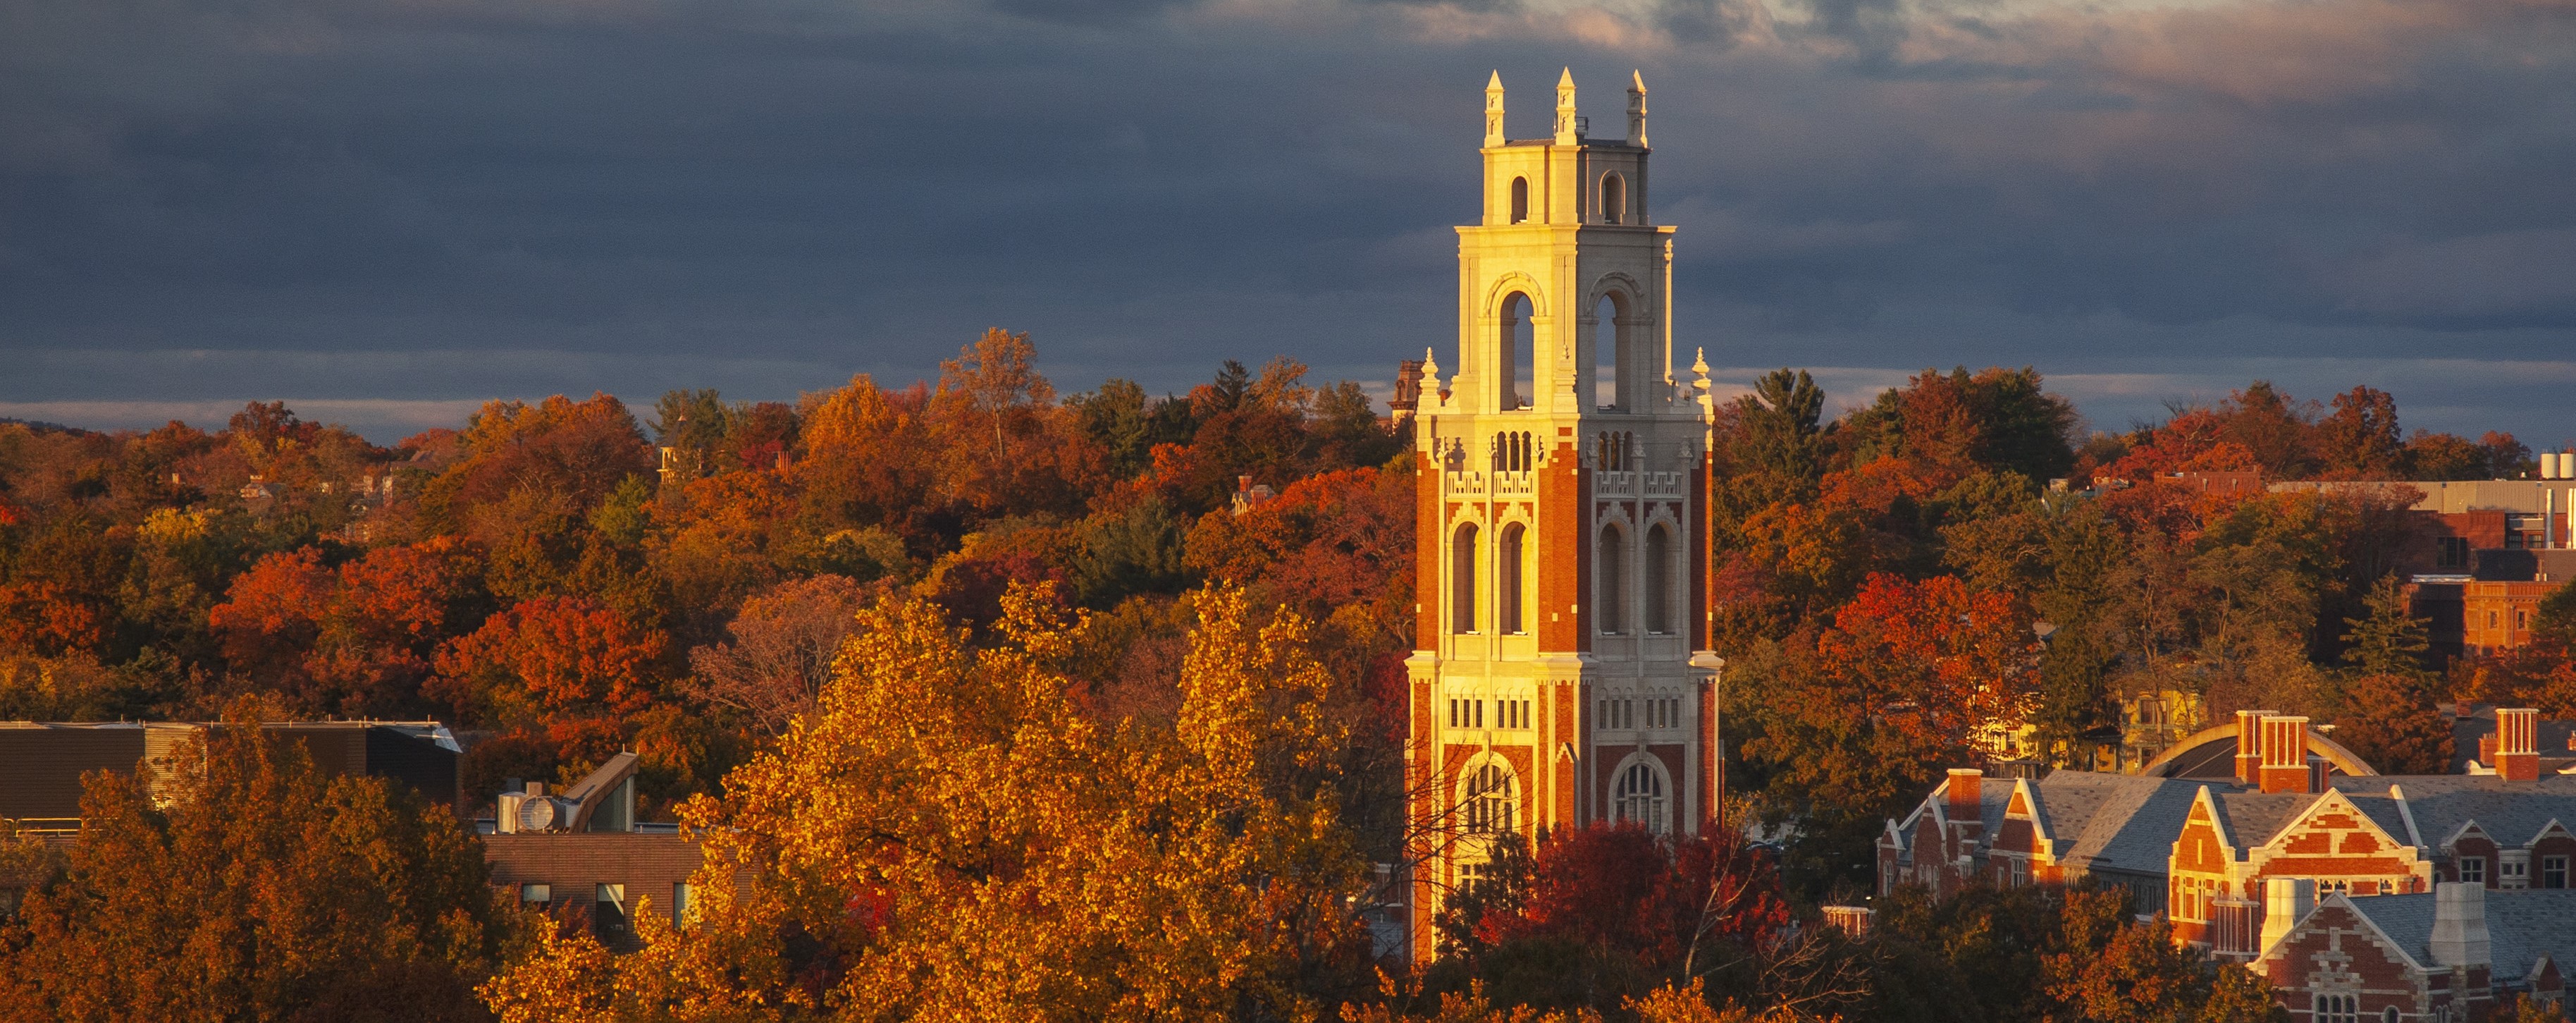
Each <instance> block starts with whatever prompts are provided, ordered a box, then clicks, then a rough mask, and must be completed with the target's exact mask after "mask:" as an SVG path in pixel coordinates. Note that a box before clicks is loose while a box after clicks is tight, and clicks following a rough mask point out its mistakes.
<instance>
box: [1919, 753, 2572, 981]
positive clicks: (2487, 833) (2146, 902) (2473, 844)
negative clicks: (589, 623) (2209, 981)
mask: <svg viewBox="0 0 2576 1023" xmlns="http://www.w3.org/2000/svg"><path fill="white" fill-rule="evenodd" d="M2497 716H2498V719H2499V728H2498V740H2497V743H2496V747H2495V748H2494V749H2493V750H2492V751H2491V752H2490V753H2489V754H2488V755H2487V757H2488V759H2489V760H2491V761H2492V762H2493V763H2494V768H2493V773H2487V774H2464V775H2411V776H2382V775H2378V774H2376V773H2372V772H2371V771H2370V769H2369V767H2368V765H2366V764H2361V763H2359V762H2358V761H2353V760H2349V759H2348V758H2349V754H2348V753H2339V754H2338V755H2337V756H2336V757H2335V758H2333V759H2329V758H2328V757H2327V756H2324V755H2321V754H2320V753H2319V752H2318V750H2319V748H2320V747H2319V744H2320V743H2321V742H2322V741H2323V740H2322V738H2321V737H2319V736H2316V735H2315V733H2314V732H2313V731H2312V730H2310V729H2309V728H2308V727H2307V721H2306V719H2304V718H2298V717H2289V716H2281V715H2272V714H2267V713H2265V712H2261V711H2249V712H2245V713H2244V714H2242V715H2240V716H2239V722H2240V724H2241V727H2239V728H2238V730H2237V732H2238V734H2237V736H2236V739H2237V741H2236V745H2235V752H2234V753H2233V755H2231V756H2230V757H2229V758H2228V760H2229V764H2228V767H2229V775H2228V776H2225V777H2217V778H2211V777H2197V776H2193V775H2194V774H2195V773H2205V772H2206V771H2207V763H2206V761H2205V760H2199V761H2195V760H2191V759H2189V758H2187V757H2183V756H2177V757H2175V758H2173V759H2171V760H2168V761H2166V762H2164V764H2162V765H2158V769H2157V773H2154V774H2139V775H2114V774H2095V773H2090V772H2082V771H2058V772H2055V773H2052V774H2050V775H2048V776H2047V777H2046V778H2043V779H2040V780H2037V781H2033V780H2030V779H2019V778H2017V779H1993V778H1986V777H1984V775H1983V772H1981V771H1978V770H1973V769H1961V770H1954V771H1952V772H1951V773H1950V777H1949V778H1948V779H1947V780H1946V781H1945V782H1944V783H1943V784H1942V785H1941V786H1940V788H1939V789H1937V790H1936V791H1934V792H1933V793H1932V794H1931V795H1929V796H1928V797H1926V798H1925V800H1924V801H1923V803H1922V805H1920V806H1919V807H1917V808H1916V809H1915V810H1914V811H1913V812H1912V813H1911V814H1909V815H1908V816H1907V817H1905V818H1904V819H1903V820H1890V821H1888V822H1887V826H1886V829H1885V831H1884V832H1883V833H1882V834H1881V836H1880V838H1879V841H1878V849H1877V852H1878V881H1879V888H1880V890H1881V891H1882V893H1883V892H1886V891H1888V890H1892V889H1893V888H1894V887H1895V886H1897V885H1899V884H1919V885H1924V886H1927V887H1929V888H1931V889H1932V890H1933V891H1934V892H1935V893H1936V895H1937V894H1946V893H1948V892H1951V891H1955V890H1957V889H1958V888H1959V887H1960V886H1962V885H1966V884H1969V883H1972V882H1978V881H1983V882H1985V883H1992V884H2000V885H2021V884H2038V883H2065V882H2072V881H2076V880H2079V879H2083V878H2092V879H2095V880H2097V881H2100V882H2103V883H2106V884H2118V885H2122V886H2125V887H2128V888H2129V889H2130V890H2131V891H2132V893H2133V894H2135V895H2136V896H2137V899H2136V905H2137V908H2138V911H2139V912H2140V913H2141V914H2143V915H2155V914H2162V915H2164V916H2165V917H2166V918H2168V919H2169V920H2171V921H2172V922H2173V925H2174V930H2175V934H2176V936H2177V937H2178V938H2179V939H2180V940H2184V941H2189V942H2193V943H2196V944H2200V945H2202V946H2204V947H2206V948H2208V949H2210V950H2211V951H2212V952H2213V953H2215V954H2218V955H2220V956H2222V957H2228V958H2235V959H2240V960H2241V959H2246V958H2250V957H2251V956H2253V955H2254V954H2256V953H2257V952H2259V951H2260V949H2261V946H2260V945H2259V944H2258V939H2259V938H2260V936H2261V933H2262V930H2263V926H2264V922H2265V906H2264V902H2263V899H2264V896H2265V885H2266V884H2267V883H2268V882H2269V881H2271V880H2273V879H2276V878H2287V879H2297V880H2304V881H2307V882H2310V883H2312V884H2314V885H2316V886H2317V890H2319V891H2328V892H2339V893H2344V894H2347V895H2351V896H2355V897H2361V896H2380V895H2395V894H2410V893H2423V892H2429V891H2431V890H2432V886H2433V885H2434V884H2435V883H2437V882H2442V881H2467V882H2472V883H2476V884H2479V885H2481V886H2483V887H2485V888H2487V889H2490V890H2495V891H2498V892H2516V893H2518V892H2521V891H2524V890H2529V889H2568V888H2569V887H2570V880H2571V873H2576V869H2572V867H2571V865H2572V864H2576V833H2571V832H2570V831H2569V827H2570V826H2571V825H2572V824H2576V775H2570V774H2559V773H2549V774H2543V773H2542V772H2541V770H2540V767H2541V759H2540V757H2539V755H2538V751H2537V750H2536V749H2535V748H2534V743H2535V741H2536V736H2537V735H2538V729H2537V728H2536V727H2535V726H2536V724H2537V720H2536V717H2537V716H2536V714H2535V713H2534V712H2532V711H2530V710H2505V711H2500V712H2498V715H2497ZM2195 748H2197V747H2195ZM2338 760H2340V761H2342V763H2341V764H2338V763H2337V762H2336V761H2338ZM2567 926H2568V927H2570V928H2576V918H2570V919H2569V920H2568V921H2567Z"/></svg>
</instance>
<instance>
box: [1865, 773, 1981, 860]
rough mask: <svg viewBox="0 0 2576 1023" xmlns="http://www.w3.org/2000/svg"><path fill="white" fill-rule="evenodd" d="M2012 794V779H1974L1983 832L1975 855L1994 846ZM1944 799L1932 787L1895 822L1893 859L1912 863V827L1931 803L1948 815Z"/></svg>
mask: <svg viewBox="0 0 2576 1023" xmlns="http://www.w3.org/2000/svg"><path fill="white" fill-rule="evenodd" d="M2012 791H2013V780H2012V779H2010V778H1982V779H1979V780H1978V784H1977V810H1978V814H1977V818H1978V820H1979V822H1980V823H1983V824H1984V825H1985V829H1986V830H1985V833H1984V834H1983V835H1981V836H1979V838H1978V839H1977V847H1976V851H1977V852H1980V853H1982V852H1984V851H1986V849H1987V848H1988V847H1989V846H1991V845H1993V844H1994V839H1995V831H1996V830H1997V829H1999V828H2001V827H2003V824H2004V811H2005V810H2007V809H2010V808H2011V806H2012ZM1947 799H1948V792H1947V790H1946V789H1944V788H1939V787H1936V788H1934V789H1933V790H1932V794H1931V795H1930V796H1928V797H1925V798H1924V800H1923V801H1922V802H1920V803H1917V804H1915V805H1914V812H1912V813H1909V814H1906V815H1905V819H1904V820H1901V821H1898V822H1897V823H1896V843H1897V849H1898V853H1897V858H1898V859H1899V860H1900V861H1902V862H1908V863H1910V862H1913V860H1914V827H1915V825H1917V824H1919V823H1921V822H1922V820H1923V814H1924V813H1925V812H1926V811H1928V810H1930V809H1931V807H1932V804H1934V803H1941V804H1942V812H1943V813H1948V812H1949V804H1948V803H1947V802H1946V800H1947ZM1881 837H1885V836H1884V833H1882V834H1881Z"/></svg>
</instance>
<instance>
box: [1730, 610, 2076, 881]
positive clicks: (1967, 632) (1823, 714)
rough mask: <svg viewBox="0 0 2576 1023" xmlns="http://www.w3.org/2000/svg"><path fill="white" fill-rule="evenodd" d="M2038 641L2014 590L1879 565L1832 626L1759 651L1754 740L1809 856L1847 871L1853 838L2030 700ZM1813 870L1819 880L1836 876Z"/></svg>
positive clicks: (1752, 662) (1750, 668)
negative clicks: (1884, 570)
mask: <svg viewBox="0 0 2576 1023" xmlns="http://www.w3.org/2000/svg"><path fill="white" fill-rule="evenodd" d="M2037 654H2038V644H2037V642H2036V640H2035V638H2034V637H2033V636H2032V634H2031V632H2030V622H2029V617H2028V613H2027V611H2025V610H2024V609H2023V608H2022V607H2021V606H2020V605H2018V604H2016V603H2015V602H2014V601H2013V600H2012V599H2011V598H2010V597H2008V596H2006V595H2003V594H1999V593H1991V592H1983V591H1977V590H1972V589H1969V588H1968V587H1967V586H1965V585H1963V584H1961V583H1960V582H1959V581H1958V580H1957V579H1955V578H1952V577H1949V576H1935V577H1933V578H1931V579H1927V580H1924V581H1922V582H1919V583H1918V582H1913V581H1909V580H1906V579H1903V578H1900V577H1896V576H1890V575H1875V576H1872V577H1871V578H1870V579H1869V581H1868V583H1867V584H1866V585H1864V586H1863V587H1862V588H1861V591H1860V593H1859V594H1858V595H1857V596H1855V597H1854V598H1853V599H1852V600H1851V602H1850V603H1849V604H1847V605H1845V606H1844V607H1843V608H1842V609H1841V610H1840V611H1838V612H1836V613H1835V616H1834V623H1833V625H1832V627H1830V628H1825V629H1820V630H1815V631H1812V632H1809V633H1803V634H1801V635H1800V636H1797V637H1792V638H1791V640H1790V641H1788V642H1787V643H1784V644H1781V645H1780V646H1779V647H1777V648H1773V649H1771V650H1768V651H1766V652H1764V653H1763V654H1761V655H1760V656H1758V657H1754V658H1748V659H1747V662H1746V664H1745V665H1744V669H1745V670H1744V675H1745V676H1748V677H1749V678H1746V679H1739V680H1736V681H1734V682H1733V684H1732V686H1731V688H1732V689H1734V690H1735V691H1737V692H1741V693H1745V694H1746V697H1745V703H1746V704H1748V705H1749V706H1746V707H1744V711H1745V712H1746V713H1744V714H1741V715H1739V716H1740V717H1747V718H1749V719H1750V722H1749V723H1750V727H1751V728H1752V729H1753V734H1752V735H1750V736H1749V737H1748V738H1747V739H1746V741H1744V743H1743V744H1742V747H1741V748H1742V749H1743V750H1744V755H1745V756H1746V757H1747V758H1748V759H1749V760H1751V761H1752V762H1753V763H1752V765H1751V766H1753V767H1754V768H1755V769H1756V770H1757V771H1758V772H1759V776H1760V780H1761V783H1762V784H1763V785H1764V786H1765V789H1764V791H1765V793H1766V800H1767V801H1768V802H1769V804H1770V805H1769V807H1768V809H1769V812H1771V813H1772V814H1773V815H1775V816H1785V815H1794V816H1795V817H1796V818H1797V819H1798V820H1800V821H1801V827H1802V830H1803V831H1804V833H1805V834H1804V837H1803V838H1802V841H1803V842H1806V843H1807V845H1806V846H1805V847H1804V848H1803V851H1802V855H1801V857H1800V861H1801V862H1803V863H1806V864H1825V865H1829V866H1823V867H1820V868H1818V869H1825V870H1829V871H1831V872H1832V873H1833V874H1834V875H1836V876H1839V875H1840V874H1842V873H1845V872H1848V871H1849V870H1850V869H1851V867H1850V864H1851V862H1852V860H1854V859H1858V858H1860V857H1858V856H1855V855H1852V854H1851V852H1850V847H1851V844H1852V843H1855V842H1858V843H1862V844H1863V845H1865V844H1866V842H1867V841H1868V840H1869V837H1870V836H1871V835H1872V834H1874V829H1875V828H1876V827H1877V826H1878V822H1879V821H1880V820H1881V819H1883V818H1884V817H1886V816H1888V815H1890V814H1892V813H1894V812H1896V811H1897V810H1898V808H1899V807H1901V806H1902V805H1903V804H1905V803H1907V802H1910V801H1912V800H1914V799H1918V798H1920V797H1921V793H1922V791H1923V788H1924V786H1925V785H1927V784H1929V783H1930V781H1931V779H1933V778H1936V777H1939V776H1940V774H1941V772H1942V771H1943V770H1944V769H1946V768H1948V767H1950V766H1955V765H1957V764H1960V763H1965V762H1968V760H1969V758H1970V757H1973V756H1976V755H1978V747H1979V744H1980V743H1981V742H1983V741H1984V740H1983V738H1982V734H1981V733H1982V732H1983V731H1984V730H1985V729H1987V728H1989V727H1996V726H2000V727H2004V728H2009V727H2011V726H2013V725H2015V724H2017V723H2018V722H2020V721H2021V720H2023V718H2024V717H2025V716H2026V715H2027V714H2028V713H2029V711H2030V699H2031V688H2032V686H2031V683H2032V682H2033V677H2032V676H2033V674H2034V669H2035V668H2036V667H2037V663H2036V662H2037V659H2038V658H2037ZM1825 881H1826V878H1824V877H1821V876H1811V877H1808V878H1806V879H1805V883H1809V884H1822V883H1825Z"/></svg>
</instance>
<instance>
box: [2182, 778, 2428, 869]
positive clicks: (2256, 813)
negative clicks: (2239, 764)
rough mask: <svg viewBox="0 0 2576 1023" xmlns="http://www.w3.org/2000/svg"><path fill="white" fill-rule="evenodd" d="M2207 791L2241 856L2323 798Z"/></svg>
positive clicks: (2284, 794)
mask: <svg viewBox="0 0 2576 1023" xmlns="http://www.w3.org/2000/svg"><path fill="white" fill-rule="evenodd" d="M2210 794H2211V795H2214V796H2217V797H2218V799H2217V803H2218V818H2219V823H2221V824H2224V825H2226V827H2227V842H2228V844H2229V845H2231V846H2234V847H2235V848H2236V851H2237V853H2238V854H2240V858H2241V855H2242V854H2243V853H2244V852H2245V850H2247V849H2251V848H2254V847H2255V846H2258V845H2262V844H2263V843H2265V842H2269V841H2271V840H2272V836H2274V835H2278V834H2280V833H2281V829H2282V828H2286V827H2288V826H2290V822H2291V821H2294V820H2297V819H2298V817H2299V813H2300V812H2301V811H2304V810H2306V809H2307V808H2308V807H2309V806H2310V805H2311V804H2314V803H2315V802H2316V801H2317V800H2319V799H2322V798H2325V797H2324V794H2322V793H2308V792H2252V791H2246V790H2242V789H2219V788H2216V787H2212V788H2211V789H2210ZM2397 833H2398V834H2400V835H2403V834H2405V833H2406V829H2404V828H2402V827H2401V828H2399V829H2398V832H2397ZM2175 834H2176V835H2177V836H2179V835H2180V834H2181V829H2179V828H2177V829H2175Z"/></svg>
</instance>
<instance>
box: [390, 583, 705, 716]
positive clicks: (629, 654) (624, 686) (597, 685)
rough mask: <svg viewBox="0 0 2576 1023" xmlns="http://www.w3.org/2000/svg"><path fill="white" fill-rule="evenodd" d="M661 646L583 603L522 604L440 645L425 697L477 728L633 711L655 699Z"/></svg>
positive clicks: (659, 640) (656, 638)
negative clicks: (531, 719) (490, 723)
mask: <svg viewBox="0 0 2576 1023" xmlns="http://www.w3.org/2000/svg"><path fill="white" fill-rule="evenodd" d="M664 643H665V638H664V636H663V635H662V634H661V633H660V632H657V631H653V630H649V629H641V628H638V627H636V626H635V625H634V624H633V623H631V622H628V621H627V620H626V619H625V618H623V617H621V616H620V615H618V614H617V612H615V611H612V610H609V609H608V608H605V607H601V606H599V605H598V604H596V603H593V602H590V601H587V600H582V599H579V598H574V597H549V598H544V599H539V600H523V601H520V602H519V603H517V604H515V605H513V606H511V607H510V608H508V609H506V610H504V611H502V612H500V613H499V614H495V615H493V616H492V617H491V618H489V619H486V620H485V621H484V622H483V625H482V627H481V628H478V629H476V630H474V631H473V632H471V633H468V634H466V635H463V636H459V637H457V638H455V639H452V640H449V641H448V642H446V643H445V644H442V645H441V646H440V647H439V649H438V653H437V657H436V661H435V663H436V667H437V671H438V675H439V678H438V679H436V680H435V681H434V682H433V683H432V685H431V687H430V691H431V692H432V694H433V695H435V696H437V697H439V698H441V699H444V700H446V701H448V702H449V703H450V704H451V705H453V706H455V707H456V708H457V710H458V712H459V713H460V714H462V715H464V716H465V717H466V718H468V719H469V720H475V721H509V720H514V719H524V718H529V717H538V716H543V715H549V714H567V713H571V714H581V713H600V712H608V713H624V712H631V711H634V710H638V709H640V708H642V707H643V706H644V705H645V704H646V703H648V702H650V701H651V700H652V698H653V695H654V682H653V667H654V662H655V660H656V659H658V658H660V657H661V656H662V651H663V646H664Z"/></svg>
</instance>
